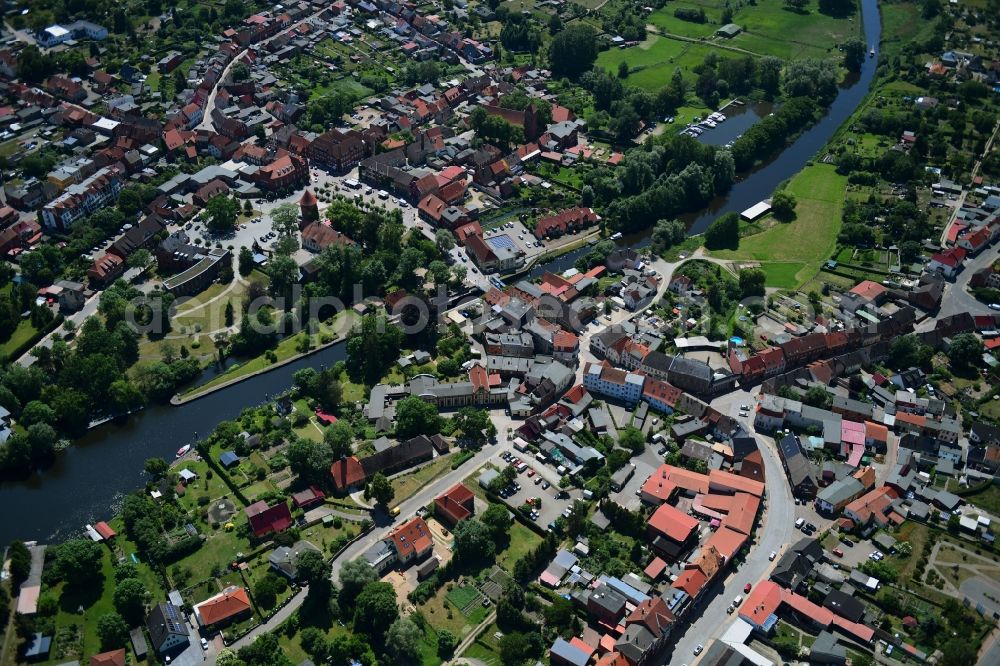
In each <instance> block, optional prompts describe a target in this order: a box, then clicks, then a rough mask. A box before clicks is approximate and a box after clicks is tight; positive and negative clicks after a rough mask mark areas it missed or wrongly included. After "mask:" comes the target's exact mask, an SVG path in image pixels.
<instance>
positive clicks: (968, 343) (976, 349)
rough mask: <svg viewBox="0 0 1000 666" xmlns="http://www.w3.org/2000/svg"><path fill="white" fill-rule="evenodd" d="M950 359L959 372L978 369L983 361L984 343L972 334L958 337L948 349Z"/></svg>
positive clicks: (963, 334)
mask: <svg viewBox="0 0 1000 666" xmlns="http://www.w3.org/2000/svg"><path fill="white" fill-rule="evenodd" d="M948 358H949V359H951V364H952V366H953V367H954V368H955V369H956V370H957V371H962V372H968V371H969V370H972V369H974V368H977V367H979V366H980V365H981V364H982V360H983V341H982V340H980V339H979V338H978V337H976V336H975V335H973V334H972V333H962V334H960V335H956V336H955V338H954V339H953V340H952V341H951V347H949V348H948Z"/></svg>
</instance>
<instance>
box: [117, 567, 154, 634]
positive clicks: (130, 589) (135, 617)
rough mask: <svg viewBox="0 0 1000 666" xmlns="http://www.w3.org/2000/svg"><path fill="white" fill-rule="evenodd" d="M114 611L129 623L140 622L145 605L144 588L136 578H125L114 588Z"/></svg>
mask: <svg viewBox="0 0 1000 666" xmlns="http://www.w3.org/2000/svg"><path fill="white" fill-rule="evenodd" d="M114 603H115V610H117V611H118V613H119V614H120V615H121V616H122V617H123V618H125V619H126V620H127V621H129V622H131V623H133V624H134V623H136V622H141V621H142V619H143V615H144V613H143V611H144V609H145V605H146V587H145V586H144V585H143V584H142V582H141V581H140V580H139V579H137V578H126V579H125V580H123V581H120V582H119V583H118V584H117V585H116V586H115V593H114Z"/></svg>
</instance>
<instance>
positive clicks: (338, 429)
mask: <svg viewBox="0 0 1000 666" xmlns="http://www.w3.org/2000/svg"><path fill="white" fill-rule="evenodd" d="M323 441H324V442H326V444H327V445H328V446H329V447H330V449H331V450H332V451H333V457H334V458H335V459H339V458H343V457H344V456H349V455H351V453H352V452H353V450H354V447H353V442H354V430H353V429H352V428H351V424H350V423H348V422H347V421H337V422H336V423H334V424H333V425H331V426H329V427H328V428H327V429H326V432H325V433H323Z"/></svg>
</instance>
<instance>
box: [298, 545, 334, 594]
mask: <svg viewBox="0 0 1000 666" xmlns="http://www.w3.org/2000/svg"><path fill="white" fill-rule="evenodd" d="M295 572H296V575H297V576H298V579H299V580H300V581H302V582H304V583H305V584H306V585H309V586H312V585H313V584H315V583H321V582H325V581H328V580H329V579H330V566H329V565H328V564H327V563H326V560H324V559H323V555H322V553H320V552H319V551H317V550H312V549H307V550H304V551H302V552H301V553H299V555H298V557H296V558H295Z"/></svg>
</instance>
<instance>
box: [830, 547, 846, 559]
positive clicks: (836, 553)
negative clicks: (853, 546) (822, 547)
mask: <svg viewBox="0 0 1000 666" xmlns="http://www.w3.org/2000/svg"><path fill="white" fill-rule="evenodd" d="M833 554H834V555H836V556H837V557H843V556H844V551H842V550H841V549H839V548H834V549H833Z"/></svg>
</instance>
